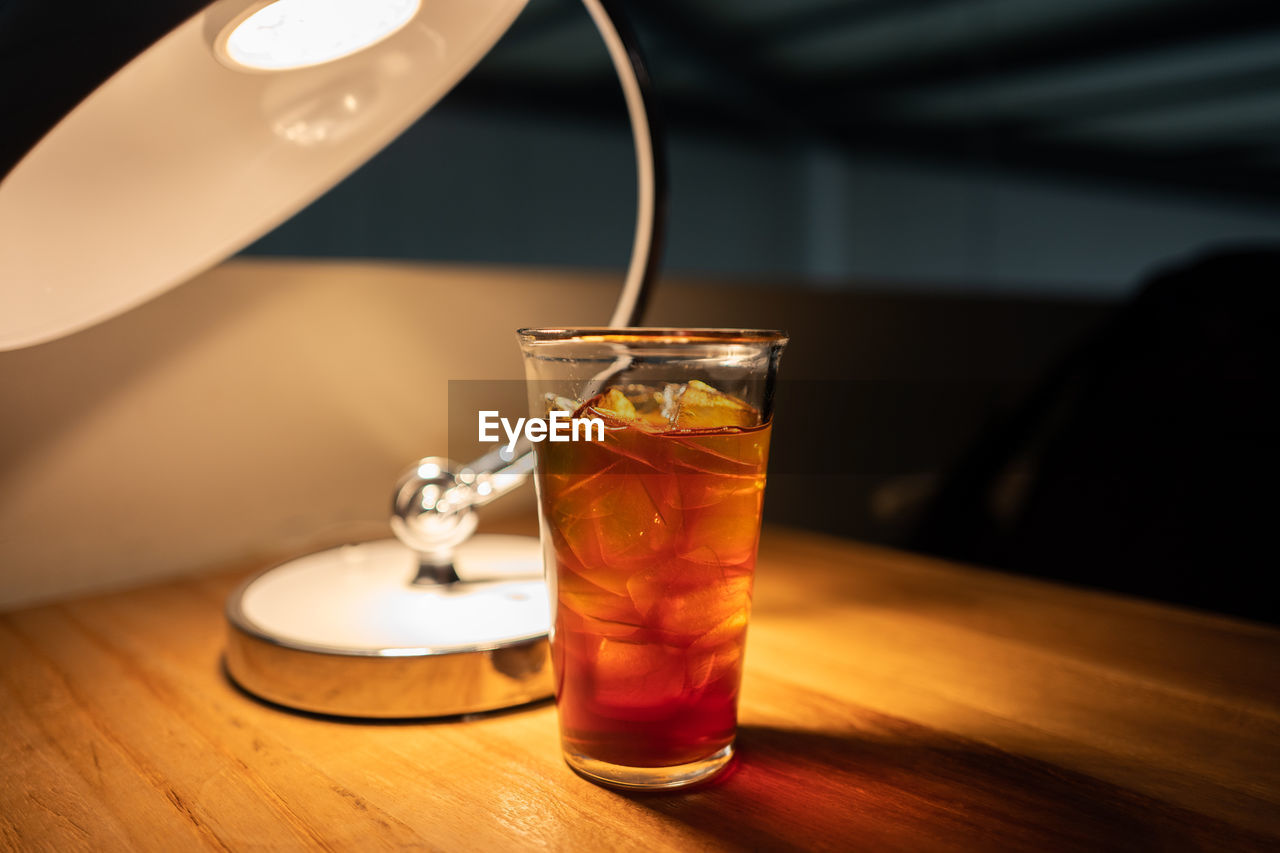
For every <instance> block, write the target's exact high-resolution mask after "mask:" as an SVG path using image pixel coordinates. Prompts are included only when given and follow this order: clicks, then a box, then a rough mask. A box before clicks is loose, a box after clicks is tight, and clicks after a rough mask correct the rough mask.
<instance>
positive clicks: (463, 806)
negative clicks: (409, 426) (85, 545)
mask: <svg viewBox="0 0 1280 853" xmlns="http://www.w3.org/2000/svg"><path fill="white" fill-rule="evenodd" d="M252 568H255V566H248V565H246V566H240V567H237V568H236V569H235V570H233V571H224V572H219V573H216V574H210V575H206V576H202V577H197V578H191V579H184V580H180V581H176V582H170V583H165V584H161V585H157V586H151V587H147V588H143V589H137V590H132V591H128V592H123V593H117V594H111V595H103V596H98V597H94V598H86V599H80V600H76V601H71V602H66V603H60V604H55V605H51V606H45V607H38V608H31V609H27V610H23V611H18V612H14V613H9V614H7V615H4V616H3V617H0V664H2V667H3V668H2V670H0V713H2V715H3V716H2V717H0V719H3V727H2V729H0V732H2V733H0V847H3V848H13V849H20V850H26V849H35V850H44V849H47V850H57V851H65V850H76V849H86V850H88V849H92V850H120V849H146V850H160V851H181V850H189V849H205V848H208V849H230V850H248V849H295V848H320V849H326V848H329V849H349V850H374V849H398V848H415V849H429V850H461V851H473V850H474V851H488V850H544V849H545V850H584V851H599V850H612V849H618V850H637V851H650V850H681V851H683V850H722V849H750V850H760V849H793V848H794V849H805V850H904V851H927V850H1006V849H1012V850H1037V851H1040V850H1108V849H1115V850H1157V849H1158V850H1168V849H1179V850H1180V849H1218V850H1232V851H1235V850H1263V849H1271V850H1276V849H1280V689H1278V688H1280V677H1278V676H1280V632H1278V631H1275V630H1273V629H1269V628H1264V627H1260V626H1255V625H1250V624H1246V623H1241V622H1236V621H1231V620H1227V619H1221V618H1216V617H1212V616H1207V615H1202V614H1195V613H1191V612H1187V611H1181V610H1176V609H1172V608H1167V607H1163V606H1157V605H1153V604H1146V603H1141V602H1137V601H1134V600H1131V599H1122V598H1119V597H1115V596H1110V595H1105V594H1099V593H1093V592H1084V591H1079V590H1072V589H1068V588H1065V587H1060V586H1054V585H1049V584H1044V583H1040V582H1036V581H1032V580H1028V579H1023V578H1016V577H1011V576H1006V575H1001V574H996V573H991V572H985V571H979V570H975V569H969V568H963V567H958V566H954V565H950V564H946V563H942V562H938V561H933V560H928V559H924V558H921V557H918V556H913V555H908V554H903V553H898V552H894V551H889V550H884V549H878V548H872V547H867V546H862V545H857V544H854V543H850V542H846V541H842V540H837V539H830V538H824V537H819V536H815V535H811V534H804V533H796V532H791V531H784V530H778V529H771V530H768V531H767V532H766V534H765V539H764V543H763V545H762V548H761V559H760V566H759V580H758V583H757V589H756V605H755V612H754V614H753V619H752V627H751V633H750V639H749V641H748V647H747V667H746V675H745V680H744V685H743V694H742V714H741V720H742V728H741V733H740V737H739V755H740V760H739V761H738V763H737V765H736V766H735V768H734V769H733V770H732V772H731V773H730V774H729V775H728V776H727V777H725V778H723V780H722V781H720V782H719V783H718V784H715V785H712V786H710V787H707V788H704V789H702V790H697V791H693V792H690V793H684V794H662V795H653V794H649V795H634V796H627V795H623V794H619V793H615V792H612V791H609V790H605V789H603V788H599V787H596V786H594V785H592V784H590V783H588V782H586V781H584V780H582V779H580V778H578V777H577V776H575V775H574V774H573V773H571V772H570V771H569V770H568V769H567V768H566V767H565V766H564V764H563V763H561V760H560V758H559V752H558V746H557V732H556V720H555V708H554V707H553V706H552V705H551V704H550V703H543V704H541V705H538V706H535V707H532V708H526V709H523V710H519V711H514V712H508V713H502V714H494V715H488V716H481V717H477V718H472V719H465V720H458V719H454V720H449V721H434V722H407V723H379V724H374V723H354V722H345V721H339V720H334V719H327V718H321V717H317V716H307V715H301V714H294V713H290V712H286V711H282V710H280V709H278V708H275V707H271V706H268V705H265V704H262V703H259V702H257V701H255V700H253V699H251V698H249V697H248V696H246V695H245V694H243V693H241V692H239V691H238V690H237V689H236V688H235V687H233V686H232V685H231V684H230V683H229V682H228V681H227V679H226V677H225V676H224V674H223V671H222V668H221V663H220V659H221V653H222V646H223V631H224V623H223V617H222V605H223V601H224V600H225V598H226V595H227V593H228V592H229V591H230V589H231V588H232V586H233V585H234V584H235V583H236V582H237V580H238V579H240V578H241V577H243V576H244V574H245V573H246V572H247V571H249V570H251V569H252Z"/></svg>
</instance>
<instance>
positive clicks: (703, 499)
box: [519, 328, 787, 788]
mask: <svg viewBox="0 0 1280 853" xmlns="http://www.w3.org/2000/svg"><path fill="white" fill-rule="evenodd" d="M519 335H520V344H521V349H522V351H523V353H524V359H525V372H526V377H527V380H528V387H529V401H530V409H531V416H532V417H533V418H541V419H546V420H548V421H550V422H551V423H552V425H553V426H555V425H556V420H557V419H558V421H559V428H560V429H559V432H560V433H562V435H561V436H560V438H557V439H556V440H549V439H548V440H542V441H540V442H539V443H538V444H537V457H538V466H537V476H536V481H537V489H538V498H539V508H540V513H539V518H540V523H541V532H542V546H543V552H544V559H545V564H546V570H547V580H548V583H549V585H550V588H551V600H552V602H553V607H554V610H555V613H554V620H553V626H552V631H551V653H552V661H553V664H554V667H555V678H556V705H557V709H558V713H559V719H560V733H561V746H562V750H563V753H564V758H565V760H566V761H567V762H568V764H569V766H570V767H572V768H573V769H574V770H575V771H577V772H578V773H579V774H581V775H583V776H585V777H587V778H589V779H591V780H592V781H595V782H598V783H603V784H606V785H612V786H618V787H623V788H676V787H681V786H685V785H691V784H693V783H695V782H699V781H702V780H704V779H708V778H710V777H711V776H713V775H714V774H715V773H717V772H718V771H720V770H721V769H723V768H724V767H725V766H727V765H728V764H729V762H730V761H731V760H732V757H733V741H734V735H735V732H736V728H737V709H738V690H739V685H740V683H741V679H742V658H743V651H744V644H745V641H746V633H747V619H748V615H749V613H750V609H751V589H752V581H753V578H754V573H755V561H756V546H757V543H758V541H759V536H760V510H761V504H762V502H763V498H764V485H765V467H766V463H767V460H768V450H769V434H770V428H771V421H772V414H773V412H772V403H773V391H774V383H775V378H776V375H777V369H778V362H779V359H780V357H781V355H782V350H783V347H784V346H785V345H786V342H787V338H786V337H785V335H783V334H782V333H780V332H774V331H753V330H727V329H647V328H639V329H522V330H520V332H519ZM552 437H553V438H554V437H555V435H554V433H553V435H552Z"/></svg>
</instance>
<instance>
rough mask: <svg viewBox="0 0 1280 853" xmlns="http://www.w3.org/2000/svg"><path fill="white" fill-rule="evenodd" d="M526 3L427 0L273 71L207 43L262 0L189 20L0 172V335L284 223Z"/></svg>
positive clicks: (233, 1)
mask: <svg viewBox="0 0 1280 853" xmlns="http://www.w3.org/2000/svg"><path fill="white" fill-rule="evenodd" d="M353 2H358V0H353ZM525 2H526V0H430V2H423V3H422V4H421V5H420V7H419V8H418V10H417V11H416V13H415V14H414V15H413V17H412V19H411V20H409V22H408V23H407V24H406V25H404V26H403V27H401V28H400V29H398V30H396V31H395V32H393V33H391V34H390V35H387V36H385V37H383V38H382V39H381V40H380V41H377V42H375V43H374V44H372V45H371V46H369V47H367V48H365V49H364V50H361V51H358V52H356V53H354V54H351V55H348V56H346V57H343V58H339V59H335V60H332V61H328V62H324V63H321V64H314V65H309V66H306V67H301V68H294V69H288V70H277V71H262V70H252V69H248V68H244V67H237V66H236V65H235V63H234V62H232V61H231V60H229V59H227V58H226V57H225V56H224V57H222V58H219V56H218V44H219V42H220V40H222V41H225V38H226V35H227V33H228V32H229V30H230V29H231V28H232V27H233V26H234V25H235V24H236V23H238V22H239V21H242V20H244V19H245V18H246V17H248V16H249V15H250V14H251V13H253V12H255V11H257V10H259V9H261V8H262V7H264V6H266V5H268V4H267V3H265V2H261V0H259V1H258V2H251V0H223V1H222V2H219V3H214V4H213V5H211V6H210V7H208V8H207V9H205V10H204V11H202V12H200V13H198V14H197V15H195V16H194V17H192V18H190V19H188V20H187V21H186V22H185V23H183V24H182V25H180V26H179V27H178V28H177V29H175V30H174V31H173V32H171V33H169V34H168V35H167V36H165V37H164V38H163V39H161V40H160V41H158V42H157V43H156V44H155V45H153V46H152V47H151V49H150V50H148V51H146V52H145V53H143V54H142V55H140V56H139V57H138V58H136V59H135V60H134V61H132V62H131V63H130V64H128V65H127V66H125V67H124V68H123V69H121V70H120V71H119V72H118V73H117V74H116V75H115V76H113V77H112V78H111V79H110V80H108V81H107V82H106V83H104V84H103V85H102V86H101V87H99V88H98V89H97V90H96V91H94V92H93V93H92V94H91V95H90V96H89V97H88V98H86V99H85V100H84V101H83V102H81V103H80V105H79V106H77V107H76V108H75V109H74V110H73V111H72V112H71V113H69V114H68V115H67V116H66V117H65V118H64V119H63V120H62V121H61V122H59V123H58V124H57V125H56V126H55V127H54V128H53V130H51V131H50V132H49V133H48V134H47V135H46V136H45V137H44V138H43V139H42V140H41V141H40V142H39V143H38V144H37V145H36V146H35V147H34V148H33V149H32V150H31V151H30V152H28V153H27V155H26V156H25V157H24V158H23V159H22V160H21V161H20V162H19V163H18V165H17V166H16V167H15V168H14V169H13V170H12V171H11V172H10V173H9V175H8V176H7V177H6V178H5V179H4V181H3V183H0V350H3V349H11V348H15V347H20V346H27V345H30V344H36V343H40V342H42V341H46V340H50V339H53V338H56V337H60V336H62V335H65V334H68V333H70V332H73V331H76V330H78V329H81V328H84V327H86V326H89V325H92V324H93V323H96V322H99V321H101V320H104V319H106V318H108V317H111V316H113V315H115V314H118V313H121V312H123V311H126V310H128V309H129V308H131V307H133V306H134V305H136V304H138V303H140V302H142V301H145V300H146V299H149V298H151V297H153V296H155V295H157V294H158V293H160V292H162V291H164V290H166V289H168V288H170V287H172V286H174V285H176V284H179V283H181V282H183V281H185V280H186V279H188V278H190V277H191V276H193V275H195V274H196V273H199V272H201V271H202V270H204V269H207V268H208V267H210V266H212V265H214V264H216V263H218V262H219V261H220V260H222V259H223V258H226V257H227V256H229V255H231V254H233V253H235V252H236V251H238V250H239V249H241V248H243V247H244V246H246V245H248V244H249V243H251V242H252V241H253V240H255V239H256V238H258V237H259V236H261V235H262V234H264V233H266V232H267V231H269V230H270V229H272V228H273V227H275V226H276V225H278V224H279V223H281V222H283V221H284V220H285V219H287V218H288V217H290V216H291V215H293V214H294V213H295V212H297V211H298V210H299V209H301V208H302V207H304V206H305V205H307V204H308V203H310V202H311V201H312V200H314V199H315V198H317V197H318V196H319V195H321V194H322V193H324V192H325V191H326V190H328V189H329V188H330V187H332V186H333V185H334V184H336V183H337V182H338V181H340V180H341V179H342V178H343V177H345V176H346V175H348V174H350V173H351V172H352V171H354V170H355V169H356V168H358V167H359V166H360V165H361V164H362V163H364V162H365V161H367V160H368V159H369V158H370V157H372V156H373V155H374V154H375V153H376V152H378V151H379V150H381V148H382V147H384V146H385V145H386V144H387V143H388V142H390V141H391V140H392V139H394V138H395V137H396V136H397V135H398V134H399V133H400V132H402V131H403V130H404V129H405V128H407V127H408V126H409V125H410V124H411V123H412V122H413V121H414V120H415V119H416V118H417V117H419V116H420V115H422V113H424V112H425V111H427V110H428V109H430V108H431V107H432V106H433V105H434V104H435V103H436V102H437V101H438V100H440V98H441V97H443V96H444V95H445V94H446V93H447V92H448V91H449V90H450V89H451V88H452V87H453V86H454V85H455V84H456V83H457V82H458V81H459V80H461V79H462V77H464V76H465V75H466V74H467V72H469V71H470V70H471V68H472V67H473V66H474V65H475V64H476V63H477V62H479V60H480V59H481V58H482V57H483V56H484V55H485V53H487V52H488V50H489V49H490V48H491V47H492V46H493V44H494V43H495V42H496V41H497V40H498V39H499V38H500V37H501V36H502V34H503V33H504V32H506V30H507V29H508V27H509V26H510V25H511V23H512V21H513V20H514V19H515V17H516V16H517V15H518V14H519V12H520V10H521V9H522V8H523V7H524V5H525Z"/></svg>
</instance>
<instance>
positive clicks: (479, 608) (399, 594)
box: [226, 536, 553, 719]
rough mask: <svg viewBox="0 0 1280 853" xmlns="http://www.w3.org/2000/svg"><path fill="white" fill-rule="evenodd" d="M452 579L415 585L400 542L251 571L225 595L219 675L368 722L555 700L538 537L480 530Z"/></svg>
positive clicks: (267, 694)
mask: <svg viewBox="0 0 1280 853" xmlns="http://www.w3.org/2000/svg"><path fill="white" fill-rule="evenodd" d="M454 565H455V568H456V570H457V572H458V575H459V576H460V577H461V578H462V580H461V581H459V582H457V583H452V584H447V585H435V584H415V583H414V582H413V580H414V578H415V575H416V574H417V556H416V554H414V552H413V551H411V550H410V549H408V548H406V547H405V546H404V545H402V544H400V543H399V542H398V541H396V540H394V539H383V540H378V541H376V542H367V543H363V544H358V545H345V546H342V547H340V548H334V549H331V550H328V551H321V552H319V553H316V554H310V555H307V556H305V557H301V558H299V559H296V560H291V561H289V562H286V563H282V564H281V565H279V566H275V567H274V568H271V569H268V570H266V571H265V572H262V573H260V574H258V575H256V576H255V577H253V578H250V579H249V580H248V581H246V582H245V583H244V584H242V585H241V586H240V587H239V588H238V589H237V590H236V591H235V592H234V593H232V595H231V597H230V599H229V600H228V601H227V624H228V635H227V649H226V665H227V671H228V673H229V674H230V675H231V677H232V679H233V680H234V681H235V682H236V683H237V684H239V685H240V686H241V687H243V688H244V689H245V690H247V691H248V692H250V693H252V694H254V695H256V696H259V697H261V698H263V699H266V700H268V701H271V702H275V703H277V704H280V705H285V706H287V707H290V708H296V709H299V710H303V711H312V712H317V713H323V714H334V715H340V716H349V717H370V718H381V719H391V718H408V717H436V716H448V715H456V714H468V713H475V712H479V711H491V710H496V709H498V708H507V707H512V706H515V705H522V704H525V703H528V702H533V701H536V700H539V699H544V698H547V697H549V696H550V695H551V694H552V691H553V685H552V675H551V662H550V656H549V653H548V643H547V630H548V627H549V621H550V613H551V608H550V604H549V601H548V596H547V588H546V585H545V584H544V582H543V579H542V556H541V550H540V548H539V545H538V541H537V540H536V539H532V538H529V537H524V536H476V537H473V538H472V539H471V540H470V541H468V542H467V543H465V544H464V545H462V546H460V547H459V548H458V551H457V553H456V555H455V561H454Z"/></svg>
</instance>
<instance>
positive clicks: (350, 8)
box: [225, 0, 421, 71]
mask: <svg viewBox="0 0 1280 853" xmlns="http://www.w3.org/2000/svg"><path fill="white" fill-rule="evenodd" d="M420 5H421V0H276V2H275V3H271V4H270V5H268V6H264V7H262V8H261V9H259V10H258V11H256V12H254V13H253V14H252V15H250V16H249V17H247V18H245V19H244V20H243V21H241V22H240V24H239V25H238V26H236V28H235V29H233V30H232V31H231V33H230V34H229V35H228V36H227V40H226V46H225V53H226V56H227V58H229V59H230V60H231V61H232V62H234V63H236V64H237V65H241V66H243V67H245V68H253V69H257V70H261V71H283V70H286V69H289V68H304V67H306V66H309V65H320V64H321V63H324V62H332V61H333V60H335V59H341V58H342V57H344V56H349V55H350V54H353V53H356V52H357V51H360V50H363V49H365V48H366V47H369V46H370V45H373V44H376V43H378V42H380V41H382V40H383V39H385V38H386V37H388V36H390V35H391V34H392V33H394V32H396V31H397V30H399V29H400V28H401V27H403V26H404V25H405V24H407V23H409V21H410V20H412V19H413V16H414V15H415V14H417V12H418V7H419V6H420Z"/></svg>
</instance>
